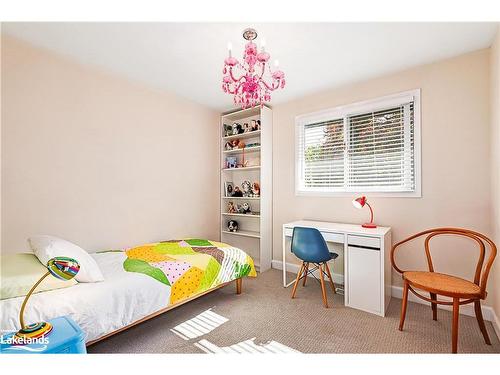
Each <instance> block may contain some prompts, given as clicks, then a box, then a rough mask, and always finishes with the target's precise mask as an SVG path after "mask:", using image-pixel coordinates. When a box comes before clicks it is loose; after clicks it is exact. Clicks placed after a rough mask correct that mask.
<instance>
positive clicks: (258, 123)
mask: <svg viewBox="0 0 500 375" xmlns="http://www.w3.org/2000/svg"><path fill="white" fill-rule="evenodd" d="M257 130H260V120H257Z"/></svg>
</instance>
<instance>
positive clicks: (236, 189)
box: [233, 186, 243, 197]
mask: <svg viewBox="0 0 500 375" xmlns="http://www.w3.org/2000/svg"><path fill="white" fill-rule="evenodd" d="M242 196H243V192H242V191H241V190H240V188H239V187H238V186H235V187H234V190H233V197H242Z"/></svg>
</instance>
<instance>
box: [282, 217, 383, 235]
mask: <svg viewBox="0 0 500 375" xmlns="http://www.w3.org/2000/svg"><path fill="white" fill-rule="evenodd" d="M283 227H284V228H293V227H312V228H316V229H318V230H319V231H323V232H343V233H357V234H366V235H374V236H384V235H385V234H386V233H388V232H390V230H391V228H390V227H377V228H363V227H362V226H361V224H344V223H331V222H328V221H314V220H298V221H292V222H291V223H286V224H283Z"/></svg>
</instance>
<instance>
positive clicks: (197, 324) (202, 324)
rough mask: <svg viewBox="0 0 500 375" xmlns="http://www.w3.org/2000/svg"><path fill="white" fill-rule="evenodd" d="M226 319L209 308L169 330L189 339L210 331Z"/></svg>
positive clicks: (226, 320)
mask: <svg viewBox="0 0 500 375" xmlns="http://www.w3.org/2000/svg"><path fill="white" fill-rule="evenodd" d="M228 321H229V319H227V318H225V317H223V316H222V315H219V314H217V313H214V312H213V311H212V309H211V308H210V309H208V310H205V311H203V312H202V313H201V314H198V315H196V316H195V317H194V318H191V319H189V320H186V321H185V322H184V323H181V324H179V325H177V326H175V327H174V328H172V329H170V331H172V332H173V333H175V334H176V335H177V336H179V337H181V338H183V339H184V340H191V339H195V338H197V337H200V336H203V335H206V334H207V333H210V332H212V331H213V330H214V329H216V328H217V327H220V326H221V325H222V324H224V323H225V322H228Z"/></svg>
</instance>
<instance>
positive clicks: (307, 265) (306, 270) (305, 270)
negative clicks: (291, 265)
mask: <svg viewBox="0 0 500 375" xmlns="http://www.w3.org/2000/svg"><path fill="white" fill-rule="evenodd" d="M308 271H309V263H306V265H305V269H304V281H303V282H302V286H306V280H307V272H308Z"/></svg>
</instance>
